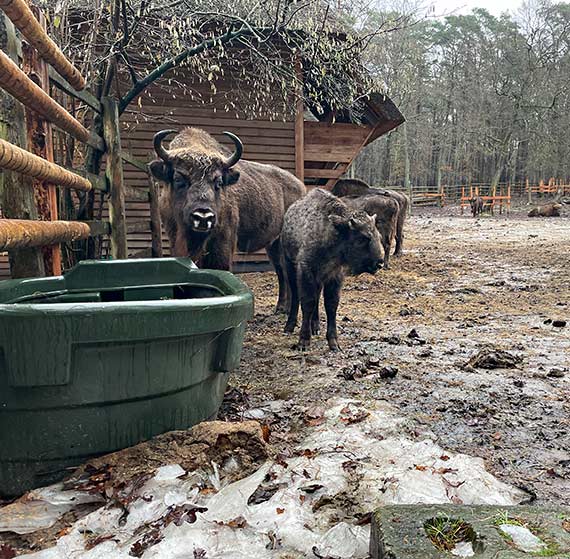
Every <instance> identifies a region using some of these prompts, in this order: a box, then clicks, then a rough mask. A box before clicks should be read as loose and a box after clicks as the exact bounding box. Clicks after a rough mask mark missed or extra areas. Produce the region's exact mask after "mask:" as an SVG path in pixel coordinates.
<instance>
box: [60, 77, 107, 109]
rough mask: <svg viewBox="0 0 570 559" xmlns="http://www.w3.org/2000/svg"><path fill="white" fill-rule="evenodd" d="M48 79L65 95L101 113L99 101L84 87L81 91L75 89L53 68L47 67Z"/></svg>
mask: <svg viewBox="0 0 570 559" xmlns="http://www.w3.org/2000/svg"><path fill="white" fill-rule="evenodd" d="M49 79H50V81H51V83H53V85H55V86H56V87H57V88H58V89H59V90H60V91H63V92H64V93H66V94H67V95H70V96H72V97H75V98H76V99H79V100H80V101H81V102H83V103H85V104H86V105H87V106H88V107H89V108H91V109H93V110H94V111H95V112H97V113H102V112H103V109H102V108H101V103H100V101H99V99H97V97H95V95H93V94H92V93H91V92H89V91H87V90H86V89H84V90H82V91H76V89H75V88H74V87H73V86H72V85H71V84H70V83H69V82H68V81H67V80H66V79H65V78H64V77H63V76H61V75H60V74H58V73H57V71H56V70H55V69H54V68H51V67H50V68H49Z"/></svg>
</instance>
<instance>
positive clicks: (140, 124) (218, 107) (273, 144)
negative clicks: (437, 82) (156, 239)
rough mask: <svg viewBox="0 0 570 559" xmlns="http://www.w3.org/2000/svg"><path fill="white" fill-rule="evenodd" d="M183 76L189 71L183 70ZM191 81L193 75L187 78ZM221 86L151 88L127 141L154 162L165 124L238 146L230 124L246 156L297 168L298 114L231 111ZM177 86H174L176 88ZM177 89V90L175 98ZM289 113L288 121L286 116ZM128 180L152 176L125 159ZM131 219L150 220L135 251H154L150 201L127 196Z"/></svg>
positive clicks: (0, 272)
mask: <svg viewBox="0 0 570 559" xmlns="http://www.w3.org/2000/svg"><path fill="white" fill-rule="evenodd" d="M178 80H179V81H180V80H183V77H181V76H180V75H179V76H178ZM186 83H190V78H189V77H187V78H186ZM216 86H217V88H218V89H217V92H216V94H215V95H212V93H211V91H210V89H209V85H208V84H198V85H197V86H193V89H194V91H198V92H199V93H201V95H202V100H206V101H207V102H206V103H200V102H193V101H192V100H191V99H189V97H188V96H187V95H185V93H184V90H183V88H182V87H180V86H176V85H172V87H170V88H169V91H168V94H166V93H165V89H164V87H154V88H151V89H150V91H149V92H148V95H146V96H145V97H144V98H143V99H141V103H140V105H139V104H137V103H136V102H135V103H133V105H132V107H133V110H130V111H127V112H125V114H124V115H123V116H122V118H121V121H122V130H121V134H122V136H121V140H122V147H123V149H124V150H126V151H128V152H129V153H130V154H131V155H133V156H134V157H135V158H137V159H138V160H140V161H144V162H149V161H151V160H152V159H153V158H154V156H155V155H154V151H153V148H152V137H153V135H154V133H155V132H157V131H158V130H161V129H165V128H172V129H182V128H183V127H185V126H196V127H199V128H203V129H204V130H206V131H208V132H210V133H211V134H213V135H214V137H215V138H216V139H218V140H220V141H221V142H222V143H224V144H225V145H227V146H228V147H229V148H230V149H233V144H232V143H231V141H229V140H227V138H226V137H225V136H223V135H222V132H223V131H224V130H228V131H230V132H233V133H235V134H237V135H238V136H239V137H240V138H241V140H242V141H243V143H244V153H243V157H244V158H245V159H251V160H253V161H258V162H260V163H273V164H276V165H279V166H280V167H282V168H283V169H286V170H288V171H290V172H292V173H295V117H294V115H293V114H290V115H286V116H285V117H282V120H271V117H270V115H267V116H263V115H262V116H261V117H259V118H256V119H250V118H247V116H243V115H240V114H239V112H238V114H237V115H236V111H232V112H231V113H230V112H227V111H226V108H225V107H226V105H227V104H228V100H230V99H232V97H233V89H232V88H233V87H234V86H233V85H232V84H231V83H227V84H223V83H222V84H220V83H217V84H216ZM173 89H174V91H173ZM172 93H174V98H173V95H172ZM283 118H284V119H285V121H284V120H283ZM124 176H125V184H126V185H127V186H132V187H135V188H136V187H148V176H147V174H146V173H144V172H143V171H140V170H138V169H136V168H135V167H133V166H131V165H129V164H127V163H125V166H124ZM126 213H127V224H129V223H135V222H141V221H148V222H149V226H148V227H147V228H146V230H145V231H142V232H131V233H129V234H128V253H129V257H133V256H135V255H138V256H141V255H142V254H141V253H142V252H144V251H149V255H150V243H151V234H150V210H149V205H148V203H146V202H140V201H136V200H132V199H129V198H128V197H127V200H126ZM107 217H108V210H107V208H106V207H104V208H103V218H104V219H106V218H107ZM163 245H164V255H165V256H168V255H169V254H170V251H169V246H168V239H167V237H166V236H165V235H163ZM236 260H238V261H242V262H255V261H259V260H262V261H265V260H266V256H265V253H264V252H262V253H257V254H250V255H245V254H239V255H238V257H237V259H236ZM7 277H9V266H8V261H7V257H6V255H1V254H0V278H7Z"/></svg>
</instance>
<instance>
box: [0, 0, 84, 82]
mask: <svg viewBox="0 0 570 559" xmlns="http://www.w3.org/2000/svg"><path fill="white" fill-rule="evenodd" d="M0 8H2V9H3V10H4V12H5V13H6V15H7V16H8V17H9V18H10V19H11V20H12V22H13V23H14V25H15V26H16V27H17V28H18V29H19V30H20V31H21V32H22V35H23V36H24V37H26V39H27V40H28V42H29V43H30V44H31V45H32V46H33V47H34V48H35V49H36V50H37V51H38V53H39V54H40V55H41V56H42V58H43V59H44V60H45V61H46V62H49V63H50V64H51V65H52V66H53V67H54V68H55V69H56V70H57V71H58V72H59V73H60V74H61V75H62V76H65V78H66V79H67V80H68V81H69V82H70V83H71V85H73V87H74V88H75V89H77V90H81V89H83V88H84V87H85V79H84V78H83V76H82V75H81V72H79V70H78V69H77V68H75V66H73V64H71V62H69V60H67V58H66V57H65V55H64V54H63V52H61V50H60V49H59V47H58V46H57V45H56V44H55V43H54V42H53V41H52V40H51V39H50V38H49V36H48V34H47V33H46V31H45V29H44V28H43V27H42V25H41V24H40V22H39V21H38V20H37V19H36V18H35V17H34V14H33V13H32V11H31V10H30V8H29V6H28V5H27V4H26V2H25V0H0Z"/></svg>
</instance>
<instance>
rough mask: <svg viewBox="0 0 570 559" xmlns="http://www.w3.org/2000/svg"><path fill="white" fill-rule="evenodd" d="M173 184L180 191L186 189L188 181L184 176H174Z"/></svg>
mask: <svg viewBox="0 0 570 559" xmlns="http://www.w3.org/2000/svg"><path fill="white" fill-rule="evenodd" d="M172 184H173V185H174V188H176V189H177V190H178V189H182V188H185V187H186V185H187V184H188V179H187V178H186V177H185V176H183V175H178V174H177V175H174V180H173V182H172Z"/></svg>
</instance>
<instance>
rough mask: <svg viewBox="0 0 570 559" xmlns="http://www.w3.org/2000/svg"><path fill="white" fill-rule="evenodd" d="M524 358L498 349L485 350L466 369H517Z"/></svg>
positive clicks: (474, 356)
mask: <svg viewBox="0 0 570 559" xmlns="http://www.w3.org/2000/svg"><path fill="white" fill-rule="evenodd" d="M521 363H522V357H520V356H518V355H513V354H512V353H509V352H508V351H504V350H502V349H496V348H488V347H486V348H483V349H481V350H479V351H478V352H477V353H476V354H475V355H473V356H472V357H471V358H470V359H469V361H468V362H467V363H466V367H471V368H474V369H516V368H517V367H518V366H519V365H520V364H521Z"/></svg>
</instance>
